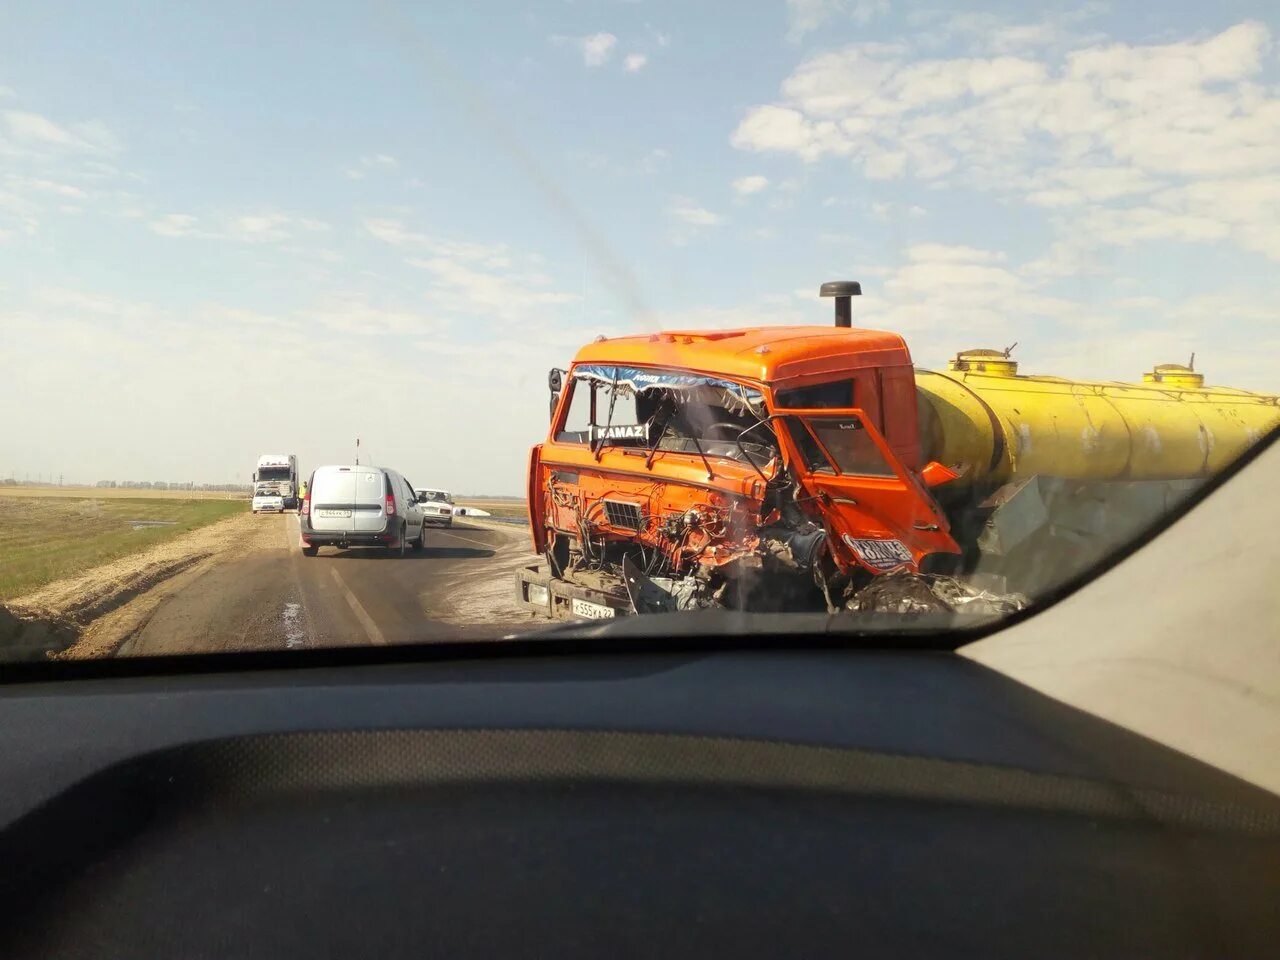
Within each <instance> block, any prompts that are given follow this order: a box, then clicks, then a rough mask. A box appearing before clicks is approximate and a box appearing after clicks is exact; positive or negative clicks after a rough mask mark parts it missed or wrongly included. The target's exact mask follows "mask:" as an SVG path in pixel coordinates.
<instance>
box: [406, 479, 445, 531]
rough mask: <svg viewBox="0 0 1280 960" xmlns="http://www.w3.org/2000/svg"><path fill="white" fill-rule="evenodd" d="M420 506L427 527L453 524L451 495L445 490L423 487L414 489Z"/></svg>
mask: <svg viewBox="0 0 1280 960" xmlns="http://www.w3.org/2000/svg"><path fill="white" fill-rule="evenodd" d="M414 492H415V493H416V494H417V497H418V505H419V506H420V507H422V519H423V522H424V523H425V524H426V525H427V526H429V527H451V526H453V510H454V505H453V497H452V495H451V494H450V493H449V492H448V491H447V490H432V489H429V488H424V489H422V490H415V491H414Z"/></svg>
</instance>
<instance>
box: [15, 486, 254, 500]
mask: <svg viewBox="0 0 1280 960" xmlns="http://www.w3.org/2000/svg"><path fill="white" fill-rule="evenodd" d="M0 497H70V498H71V499H74V500H83V499H85V498H88V499H90V500H238V501H240V502H241V503H247V502H248V500H249V495H248V494H247V493H226V492H223V491H215V490H127V489H125V488H123V487H114V488H112V487H26V486H22V485H21V484H19V485H18V486H9V485H8V484H0Z"/></svg>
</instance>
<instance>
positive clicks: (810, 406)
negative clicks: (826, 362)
mask: <svg viewBox="0 0 1280 960" xmlns="http://www.w3.org/2000/svg"><path fill="white" fill-rule="evenodd" d="M774 400H775V402H776V404H777V406H778V409H780V410H816V409H826V410H847V409H848V408H849V407H856V406H857V404H856V403H854V396H853V381H852V380H836V381H834V382H832V383H819V384H817V385H815V386H812V387H797V388H796V389H794V390H779V391H778V392H777V394H775V396H774Z"/></svg>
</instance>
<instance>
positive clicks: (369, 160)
mask: <svg viewBox="0 0 1280 960" xmlns="http://www.w3.org/2000/svg"><path fill="white" fill-rule="evenodd" d="M399 166H400V161H399V160H397V159H396V158H395V157H393V156H391V154H389V153H371V154H366V155H365V156H363V157H361V158H360V159H359V160H357V161H356V165H355V166H354V167H349V168H348V169H347V170H346V171H344V172H345V174H346V177H347V179H348V180H363V179H364V178H365V177H366V176H368V173H369V171H370V170H395V169H396V168H397V167H399Z"/></svg>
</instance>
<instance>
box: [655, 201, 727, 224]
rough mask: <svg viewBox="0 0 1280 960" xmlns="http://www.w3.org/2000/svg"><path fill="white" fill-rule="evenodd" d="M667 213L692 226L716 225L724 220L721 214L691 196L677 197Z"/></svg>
mask: <svg viewBox="0 0 1280 960" xmlns="http://www.w3.org/2000/svg"><path fill="white" fill-rule="evenodd" d="M667 213H668V214H669V215H670V216H671V217H672V218H674V219H676V220H678V221H680V222H681V223H684V224H688V225H689V226H692V227H714V226H716V225H717V224H719V223H723V222H724V218H723V217H721V216H720V215H719V214H716V213H712V212H711V211H710V210H708V209H706V208H705V207H702V206H700V205H699V204H698V202H697V201H696V200H692V199H690V198H689V197H675V198H674V199H673V200H672V201H671V203H670V205H668V207H667Z"/></svg>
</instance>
